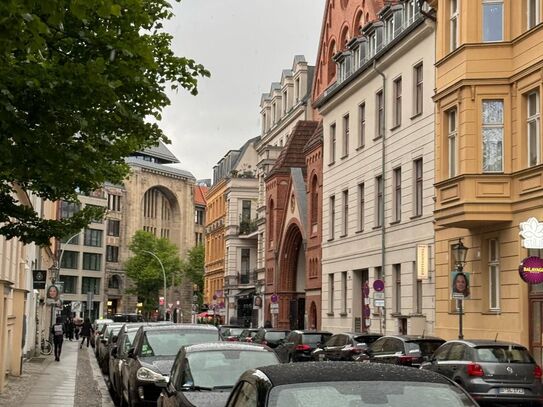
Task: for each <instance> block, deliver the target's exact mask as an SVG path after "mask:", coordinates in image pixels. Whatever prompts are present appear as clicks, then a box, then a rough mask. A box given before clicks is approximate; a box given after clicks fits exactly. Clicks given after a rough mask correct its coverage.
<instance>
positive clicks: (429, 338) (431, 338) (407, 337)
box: [383, 335, 445, 342]
mask: <svg viewBox="0 0 543 407" xmlns="http://www.w3.org/2000/svg"><path fill="white" fill-rule="evenodd" d="M383 336H386V337H387V338H398V339H401V340H402V341H406V342H410V341H419V340H425V341H441V342H445V339H443V338H438V337H437V336H419V335H383Z"/></svg>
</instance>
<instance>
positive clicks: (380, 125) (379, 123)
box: [374, 89, 385, 140]
mask: <svg viewBox="0 0 543 407" xmlns="http://www.w3.org/2000/svg"><path fill="white" fill-rule="evenodd" d="M384 99H385V97H384V93H383V90H382V89H381V90H379V91H378V92H377V93H376V94H375V112H376V118H375V123H376V129H375V138H374V140H377V139H380V138H382V137H384V135H385V100H384Z"/></svg>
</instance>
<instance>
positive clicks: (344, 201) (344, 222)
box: [341, 189, 349, 237]
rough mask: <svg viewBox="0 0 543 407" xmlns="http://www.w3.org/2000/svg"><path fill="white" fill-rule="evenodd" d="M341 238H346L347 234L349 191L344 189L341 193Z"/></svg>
mask: <svg viewBox="0 0 543 407" xmlns="http://www.w3.org/2000/svg"><path fill="white" fill-rule="evenodd" d="M341 200H342V202H341V206H342V213H341V215H342V216H341V220H342V222H341V236H342V237H343V236H347V234H348V232H349V190H348V189H345V190H344V191H342V192H341Z"/></svg>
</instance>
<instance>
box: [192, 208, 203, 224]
mask: <svg viewBox="0 0 543 407" xmlns="http://www.w3.org/2000/svg"><path fill="white" fill-rule="evenodd" d="M204 213H205V211H204V210H203V209H200V208H197V209H196V213H195V215H194V217H195V218H194V223H196V224H197V225H203V224H204Z"/></svg>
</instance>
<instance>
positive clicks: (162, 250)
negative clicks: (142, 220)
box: [124, 230, 181, 312]
mask: <svg viewBox="0 0 543 407" xmlns="http://www.w3.org/2000/svg"><path fill="white" fill-rule="evenodd" d="M128 247H129V248H130V250H131V251H132V253H134V256H133V257H131V258H129V259H128V261H127V262H126V263H125V265H124V266H125V270H126V275H127V276H128V277H129V278H130V279H131V280H132V282H133V284H134V285H133V287H132V288H130V289H129V290H128V291H129V292H130V293H131V294H135V295H137V296H138V297H139V298H140V300H142V301H143V310H144V311H146V312H147V311H151V310H153V309H155V308H157V307H158V293H159V291H160V290H161V289H162V288H163V287H164V274H163V273H162V268H161V267H160V263H159V262H158V260H157V259H156V258H155V257H154V256H153V255H152V254H150V253H153V254H154V255H156V256H157V257H158V258H159V259H160V261H161V262H162V265H163V266H164V272H165V275H166V285H167V287H169V286H170V284H171V281H172V278H173V280H174V282H175V283H177V282H178V281H179V278H180V271H181V259H180V258H179V249H178V248H177V247H176V246H175V245H174V244H173V243H171V242H170V241H169V240H168V239H166V238H157V237H156V236H155V235H153V234H152V233H150V232H146V231H143V230H139V231H137V232H136V234H135V235H134V237H133V238H132V240H131V242H130V245H129V246H128Z"/></svg>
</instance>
